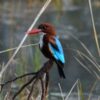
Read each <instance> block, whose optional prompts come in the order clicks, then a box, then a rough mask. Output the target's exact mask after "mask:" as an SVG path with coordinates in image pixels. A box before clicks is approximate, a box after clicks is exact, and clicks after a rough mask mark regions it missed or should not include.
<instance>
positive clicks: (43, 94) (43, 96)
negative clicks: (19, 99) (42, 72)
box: [40, 78, 45, 100]
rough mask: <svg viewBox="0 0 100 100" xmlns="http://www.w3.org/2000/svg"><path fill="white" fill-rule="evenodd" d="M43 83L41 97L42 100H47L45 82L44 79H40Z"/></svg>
mask: <svg viewBox="0 0 100 100" xmlns="http://www.w3.org/2000/svg"><path fill="white" fill-rule="evenodd" d="M40 81H41V87H42V96H41V100H45V99H44V98H45V87H44V82H43V80H42V78H40Z"/></svg>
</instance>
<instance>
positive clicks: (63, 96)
mask: <svg viewBox="0 0 100 100" xmlns="http://www.w3.org/2000/svg"><path fill="white" fill-rule="evenodd" d="M58 86H59V89H60V93H61V97H62V100H64V96H63V92H62V88H61V85H60V83H58Z"/></svg>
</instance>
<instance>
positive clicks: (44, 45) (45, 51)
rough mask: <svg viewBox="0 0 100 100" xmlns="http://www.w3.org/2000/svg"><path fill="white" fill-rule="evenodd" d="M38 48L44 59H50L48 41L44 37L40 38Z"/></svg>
mask: <svg viewBox="0 0 100 100" xmlns="http://www.w3.org/2000/svg"><path fill="white" fill-rule="evenodd" d="M39 47H40V50H41V52H42V53H43V55H44V56H45V57H47V58H52V54H51V52H50V49H49V46H48V41H47V39H46V37H45V36H41V38H40V44H39Z"/></svg>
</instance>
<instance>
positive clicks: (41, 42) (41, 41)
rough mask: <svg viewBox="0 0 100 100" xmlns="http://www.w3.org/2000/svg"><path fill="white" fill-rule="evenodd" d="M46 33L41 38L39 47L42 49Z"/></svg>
mask: <svg viewBox="0 0 100 100" xmlns="http://www.w3.org/2000/svg"><path fill="white" fill-rule="evenodd" d="M44 35H45V33H42V34H41V36H40V42H39V45H40V48H42V47H43V37H44Z"/></svg>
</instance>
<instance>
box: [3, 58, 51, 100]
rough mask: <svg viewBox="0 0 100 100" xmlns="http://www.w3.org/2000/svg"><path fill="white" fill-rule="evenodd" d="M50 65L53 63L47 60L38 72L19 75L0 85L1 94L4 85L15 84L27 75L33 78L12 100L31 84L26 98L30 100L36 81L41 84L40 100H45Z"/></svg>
mask: <svg viewBox="0 0 100 100" xmlns="http://www.w3.org/2000/svg"><path fill="white" fill-rule="evenodd" d="M52 65H53V61H52V60H48V61H47V62H46V63H44V65H43V66H42V67H41V69H40V70H39V71H38V72H34V73H27V74H24V75H21V76H19V77H16V78H14V79H12V80H9V81H7V82H5V83H3V84H1V92H2V89H3V87H4V86H5V85H7V84H8V83H12V82H15V81H16V80H18V79H21V78H24V77H26V76H29V75H33V77H31V79H30V80H29V81H28V82H27V83H25V84H24V85H22V87H21V88H20V89H19V91H18V92H17V93H16V94H15V95H14V96H13V98H12V100H15V98H16V97H17V96H18V95H19V94H20V93H21V92H22V91H23V90H24V89H25V87H27V86H28V85H30V84H31V83H32V82H33V84H32V88H31V90H30V93H29V95H28V98H27V100H30V98H31V95H32V93H33V89H34V84H35V83H36V81H37V80H40V82H41V89H42V95H41V100H46V95H47V91H48V84H49V71H50V69H51V68H52ZM45 74H46V77H45V80H44V81H43V77H44V75H45Z"/></svg>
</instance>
